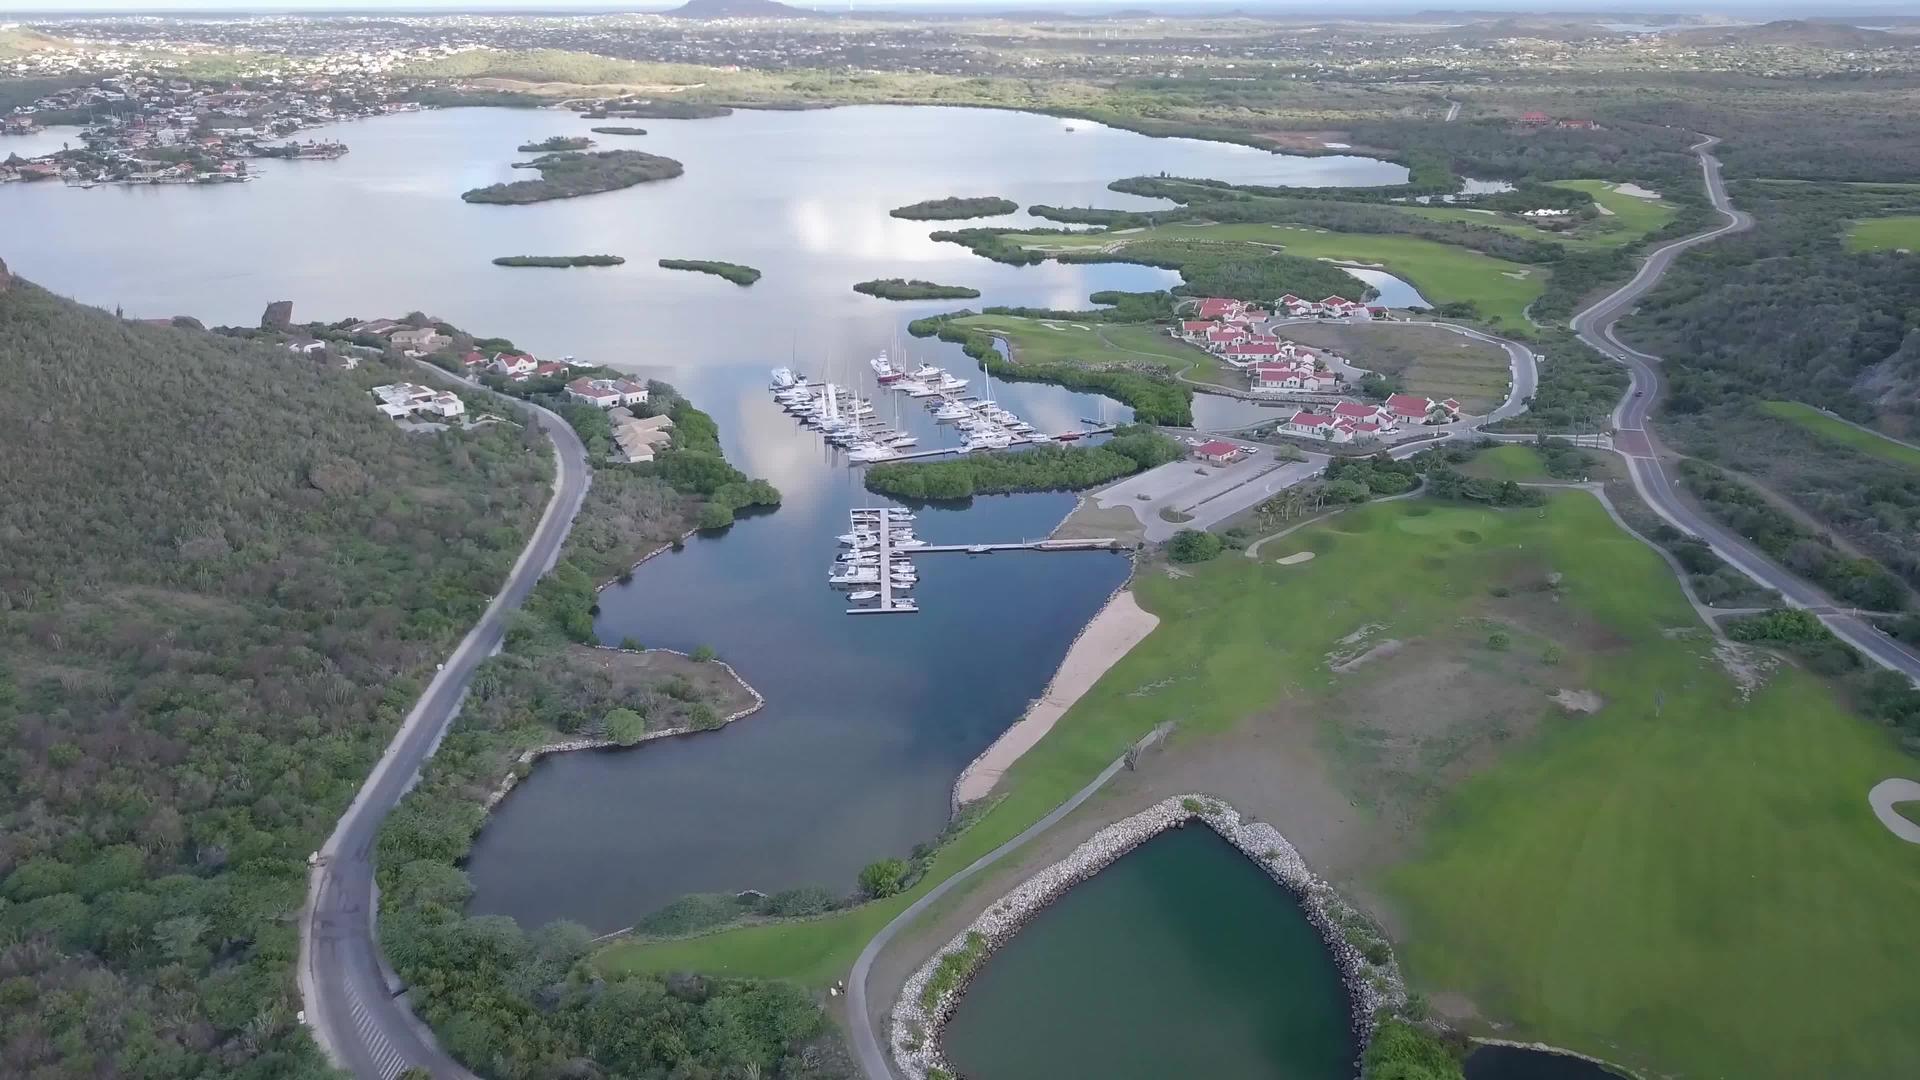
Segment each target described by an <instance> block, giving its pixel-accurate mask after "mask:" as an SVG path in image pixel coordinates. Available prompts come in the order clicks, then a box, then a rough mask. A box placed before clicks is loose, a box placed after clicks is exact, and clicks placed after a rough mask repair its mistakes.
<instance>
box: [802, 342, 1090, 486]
mask: <svg viewBox="0 0 1920 1080" xmlns="http://www.w3.org/2000/svg"><path fill="white" fill-rule="evenodd" d="M867 363H868V366H869V367H871V368H872V369H873V373H874V378H875V381H876V384H877V386H878V388H879V389H882V390H892V391H894V392H895V393H896V394H901V395H905V396H906V397H907V398H908V399H910V400H915V401H921V402H923V403H924V405H925V407H926V409H927V411H928V412H929V413H930V414H931V415H932V416H933V418H934V420H936V421H938V422H939V423H941V424H950V425H952V426H953V428H954V430H956V431H958V432H959V434H960V439H961V441H960V445H958V446H945V447H933V448H929V449H921V450H914V449H910V448H911V447H913V446H915V445H916V444H917V443H918V442H919V439H918V438H917V437H916V436H914V435H912V434H910V433H908V432H907V431H906V430H905V429H904V428H902V427H901V422H900V415H899V401H898V399H897V398H896V400H895V408H894V418H893V421H892V423H891V424H889V423H888V422H887V421H884V420H882V419H880V418H879V416H878V413H879V409H878V408H877V407H876V406H875V405H874V403H873V399H872V398H871V397H865V398H863V397H862V396H861V391H860V389H859V387H858V386H853V385H841V384H839V383H836V382H833V381H831V380H823V381H819V382H815V381H812V380H810V379H809V378H808V377H807V376H806V375H803V374H796V373H795V372H794V371H793V369H792V368H786V367H781V368H775V369H773V372H772V380H771V382H770V383H769V389H770V390H772V392H773V398H774V401H775V402H776V403H778V404H779V405H780V407H781V408H783V409H785V410H786V411H787V412H788V413H789V414H790V415H792V416H793V417H794V418H795V419H796V420H798V421H799V422H800V424H801V425H802V426H803V427H807V428H810V429H812V430H814V431H818V432H819V433H820V434H821V437H822V438H824V439H826V441H827V442H828V444H829V445H832V446H834V447H836V448H839V449H843V450H845V451H846V452H847V463H848V464H849V465H870V464H874V463H876V462H881V461H903V460H920V459H925V458H934V457H944V456H946V455H949V454H968V453H974V452H976V451H981V450H1005V449H1007V448H1009V447H1012V446H1024V445H1032V444H1037V443H1049V442H1071V441H1073V440H1075V439H1081V438H1086V437H1087V436H1090V435H1100V434H1105V433H1107V432H1110V431H1112V430H1113V429H1112V427H1111V426H1099V427H1096V428H1094V429H1092V430H1078V431H1068V432H1062V433H1060V434H1057V435H1050V434H1047V433H1045V432H1042V431H1040V430H1038V429H1037V428H1035V427H1034V425H1033V424H1031V423H1029V422H1028V421H1026V420H1024V419H1022V418H1021V417H1020V416H1019V414H1017V413H1015V412H1013V410H1011V409H1008V408H1006V407H1004V406H1002V405H1001V404H1000V403H998V402H997V401H995V400H994V399H993V387H992V376H991V375H988V376H987V377H986V378H987V389H986V391H985V393H984V394H983V395H979V396H975V395H969V394H967V393H966V389H967V385H968V380H966V379H962V378H958V377H956V376H954V375H953V374H952V373H950V372H948V371H947V370H946V369H944V368H940V367H936V366H934V365H932V364H921V365H920V366H919V367H917V368H915V369H914V370H913V371H912V372H911V373H909V372H907V371H905V370H904V369H903V368H897V367H895V366H894V364H893V362H892V361H891V360H890V359H889V358H888V356H887V354H886V353H881V354H880V355H878V356H876V357H874V358H873V359H872V360H870V361H868V362H867ZM1083 423H1084V421H1083Z"/></svg>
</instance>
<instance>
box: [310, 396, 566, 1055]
mask: <svg viewBox="0 0 1920 1080" xmlns="http://www.w3.org/2000/svg"><path fill="white" fill-rule="evenodd" d="M529 415H530V416H531V418H532V422H533V423H535V424H538V425H539V426H540V428H541V429H542V430H544V431H545V433H546V434H547V436H548V438H550V439H552V440H553V444H554V448H555V449H556V451H557V454H556V455H555V460H556V461H557V462H558V465H559V472H558V475H557V476H556V478H555V482H554V489H553V497H552V498H551V499H550V500H549V501H548V503H547V508H546V510H545V511H544V512H543V514H542V515H541V518H540V522H539V524H538V525H537V526H535V528H534V532H533V536H532V538H531V539H530V540H528V541H527V546H526V549H525V550H523V551H522V552H521V553H520V558H519V560H518V561H517V562H515V563H514V566H513V569H512V571H511V572H510V573H509V575H508V577H507V583H506V586H505V587H504V588H503V589H502V590H501V591H500V593H499V595H497V596H495V597H494V599H493V602H492V603H490V604H488V605H487V609H486V611H485V612H484V613H483V614H482V615H481V616H480V621H479V622H478V623H476V624H475V625H474V627H473V629H472V630H471V631H469V632H468V633H467V636H466V637H465V638H463V639H462V640H461V642H460V644H459V646H458V647H457V648H455V649H454V651H453V655H452V656H450V657H449V658H448V659H447V662H446V663H445V664H444V665H442V666H441V668H440V671H439V672H438V673H437V674H436V675H435V676H434V678H433V681H432V682H431V683H429V684H428V685H427V689H426V692H425V693H424V694H422V695H421V696H420V700H419V701H418V702H417V703H416V704H415V705H414V707H413V711H412V712H410V713H408V714H407V718H406V719H405V720H404V721H402V722H401V725H400V730H399V732H398V733H396V734H395V735H394V737H393V741H392V743H390V744H389V745H388V746H387V750H386V753H385V755H384V756H383V757H382V758H381V759H380V762H379V764H377V765H375V766H374V769H373V773H372V774H371V775H370V776H368V777H367V781H366V783H365V784H364V785H362V786H361V788H360V792H359V794H358V795H356V796H355V797H354V800H353V805H351V806H349V807H348V808H347V812H346V814H345V816H343V817H341V819H340V823H339V825H338V826H337V827H335V829H334V831H333V835H332V836H331V837H329V838H328V840H327V843H326V846H325V847H324V848H322V849H321V853H320V854H321V861H320V864H319V865H318V866H316V867H315V868H314V872H313V874H312V877H311V879H310V881H309V882H308V891H307V907H306V910H304V911H303V912H302V913H301V919H300V994H301V997H302V999H303V1000H304V1002H305V1005H306V1021H307V1024H308V1026H309V1027H310V1028H311V1029H312V1031H313V1035H314V1038H315V1039H316V1041H318V1042H319V1043H320V1045H321V1047H322V1049H324V1050H325V1051H326V1052H327V1055H328V1057H330V1058H332V1059H333V1062H334V1064H336V1065H338V1066H339V1067H341V1068H343V1069H346V1070H347V1071H348V1072H350V1073H352V1074H353V1075H354V1076H356V1077H361V1078H363V1080H366V1078H378V1080H394V1077H396V1076H398V1075H399V1074H400V1073H401V1072H402V1071H403V1070H405V1069H407V1068H409V1067H411V1066H419V1067H422V1068H425V1069H426V1070H427V1071H428V1072H430V1073H432V1074H433V1076H434V1077H436V1078H438V1080H447V1078H455V1080H469V1078H470V1077H471V1076H472V1074H470V1073H469V1072H467V1070H465V1069H463V1068H461V1067H460V1065H459V1064H458V1063H457V1062H455V1061H454V1060H453V1059H452V1058H451V1057H449V1056H448V1055H447V1054H446V1053H445V1052H444V1051H442V1050H441V1049H440V1048H439V1047H438V1046H437V1045H435V1043H434V1041H433V1037H432V1035H431V1034H429V1033H428V1031H427V1030H426V1027H425V1026H424V1025H423V1024H421V1023H420V1022H419V1021H418V1020H417V1019H416V1018H415V1017H414V1016H413V1013H412V1012H411V1011H410V1010H409V1009H408V1007H407V1005H406V1002H405V999H404V998H400V997H396V996H395V995H396V993H397V992H399V991H400V990H401V988H400V986H399V985H398V983H399V980H398V979H397V977H396V976H394V974H393V972H392V971H391V970H390V969H389V968H388V967H387V964H386V960H385V958H384V957H382V956H381V954H380V949H379V945H378V941H377V939H376V936H375V932H374V913H375V910H376V901H377V895H376V889H375V885H374V880H373V847H374V840H375V837H376V836H377V835H378V833H379V830H380V824H381V822H382V821H384V820H385V819H386V816H387V814H388V812H389V811H391V810H392V809H393V808H394V806H395V805H397V804H398V803H399V802H400V797H401V796H402V795H404V794H405V793H406V791H407V789H408V788H410V787H412V786H413V781H414V779H415V778H416V777H417V776H418V775H419V773H420V767H421V765H422V764H423V763H424V762H425V761H426V760H427V758H429V757H431V756H432V755H433V751H434V750H435V748H436V747H438V746H439V744H440V737H441V736H442V735H444V734H445V733H446V730H447V725H448V723H450V722H451V721H452V720H453V717H454V714H455V713H457V712H458V711H459V708H460V702H461V699H462V698H463V697H465V695H466V690H467V683H468V681H469V680H470V679H472V677H473V672H474V669H475V668H476V667H478V666H479V664H480V662H481V661H483V660H485V659H486V658H487V657H489V656H491V655H492V654H493V653H494V652H496V651H498V649H499V647H500V642H501V640H502V638H503V637H504V636H505V633H506V616H507V615H508V613H510V612H511V611H513V610H514V609H515V608H517V607H519V606H520V604H521V602H522V601H524V600H525V599H526V598H527V594H528V593H529V592H531V591H532V590H533V586H534V583H535V582H537V581H538V580H539V579H540V576H541V575H542V574H544V573H545V572H546V571H547V570H548V568H550V567H551V566H552V565H553V563H554V560H555V559H556V558H557V557H558V556H559V553H560V545H561V542H562V541H564V540H565V539H566V536H567V530H568V529H569V528H570V527H572V525H573V519H574V515H575V514H577V513H578V512H579V510H580V500H581V498H582V497H583V496H584V495H585V494H586V490H587V482H588V471H587V451H586V447H584V446H582V445H581V443H580V439H579V436H577V435H575V434H574V432H573V429H572V428H571V427H569V426H567V423H566V422H565V421H564V420H561V419H560V418H559V417H558V416H557V415H555V414H553V413H551V412H548V411H546V410H545V409H533V410H531V411H530V412H529Z"/></svg>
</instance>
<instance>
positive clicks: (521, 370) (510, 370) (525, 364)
mask: <svg viewBox="0 0 1920 1080" xmlns="http://www.w3.org/2000/svg"><path fill="white" fill-rule="evenodd" d="M539 369H540V361H538V360H535V359H534V358H533V357H531V356H528V355H526V354H525V353H499V354H497V355H495V356H494V358H493V363H492V364H490V365H488V367H487V370H488V371H491V372H493V373H494V374H495V375H505V376H506V377H507V378H509V379H512V380H513V381H514V382H524V381H525V380H526V379H527V378H528V377H529V376H531V375H532V374H533V373H534V372H535V371H538V370H539Z"/></svg>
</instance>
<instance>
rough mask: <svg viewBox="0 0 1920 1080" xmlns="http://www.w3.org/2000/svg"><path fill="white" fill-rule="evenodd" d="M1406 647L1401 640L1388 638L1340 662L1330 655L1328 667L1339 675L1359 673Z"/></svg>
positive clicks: (1332, 654) (1328, 656)
mask: <svg viewBox="0 0 1920 1080" xmlns="http://www.w3.org/2000/svg"><path fill="white" fill-rule="evenodd" d="M1405 645H1406V642H1404V641H1401V640H1400V639H1399V638H1388V639H1387V640H1385V641H1382V642H1380V643H1379V644H1378V645H1375V646H1373V647H1372V648H1370V649H1368V650H1367V651H1366V652H1363V653H1361V654H1359V655H1358V656H1351V657H1348V658H1347V659H1345V660H1339V661H1336V660H1335V659H1334V657H1335V656H1336V655H1337V654H1335V653H1328V654H1327V667H1328V668H1330V669H1331V670H1332V671H1334V672H1335V673H1337V674H1340V675H1345V674H1348V673H1349V672H1353V671H1357V670H1359V669H1360V668H1361V667H1362V666H1363V665H1366V664H1368V663H1371V662H1373V661H1375V660H1385V659H1386V658H1387V657H1389V656H1392V655H1393V654H1394V653H1397V652H1399V651H1400V650H1401V649H1402V648H1403V647H1404V646H1405Z"/></svg>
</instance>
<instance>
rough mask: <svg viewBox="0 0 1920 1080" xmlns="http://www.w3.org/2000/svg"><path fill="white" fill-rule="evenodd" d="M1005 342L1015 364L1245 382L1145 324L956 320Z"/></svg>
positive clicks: (1205, 354) (985, 318) (990, 317)
mask: <svg viewBox="0 0 1920 1080" xmlns="http://www.w3.org/2000/svg"><path fill="white" fill-rule="evenodd" d="M954 321H955V322H956V323H958V324H959V325H961V326H969V327H973V328H974V329H977V330H985V331H988V332H989V333H992V334H994V335H996V336H998V337H1002V338H1004V339H1005V340H1006V341H1007V343H1008V345H1009V346H1010V347H1011V348H1012V349H1013V356H1014V359H1015V360H1016V361H1021V360H1025V361H1030V362H1036V363H1040V362H1056V361H1064V362H1067V363H1075V364H1086V365H1089V366H1095V367H1108V366H1113V365H1128V366H1135V367H1138V366H1141V365H1150V366H1153V367H1161V368H1165V369H1167V370H1168V371H1172V372H1175V373H1185V374H1186V376H1187V377H1188V378H1190V379H1194V380H1197V381H1200V382H1208V383H1213V384H1215V385H1217V386H1230V387H1236V388H1244V386H1245V384H1246V379H1245V378H1244V377H1243V376H1241V375H1240V374H1239V373H1238V372H1235V371H1233V370H1232V369H1231V368H1229V367H1228V366H1227V365H1226V364H1224V363H1221V361H1220V360H1219V358H1218V357H1215V356H1214V355H1213V354H1212V353H1209V352H1207V351H1206V350H1205V349H1201V348H1198V347H1196V346H1193V345H1188V344H1187V343H1185V342H1183V341H1175V340H1174V339H1172V338H1171V337H1168V336H1167V334H1166V332H1165V331H1164V330H1162V329H1161V328H1160V327H1157V326H1153V325H1150V324H1144V323H1139V324H1136V323H1076V322H1067V321H1061V320H1056V319H1028V318H1023V317H1021V316H1018V315H970V316H968V317H966V318H964V319H956V320H954Z"/></svg>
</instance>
